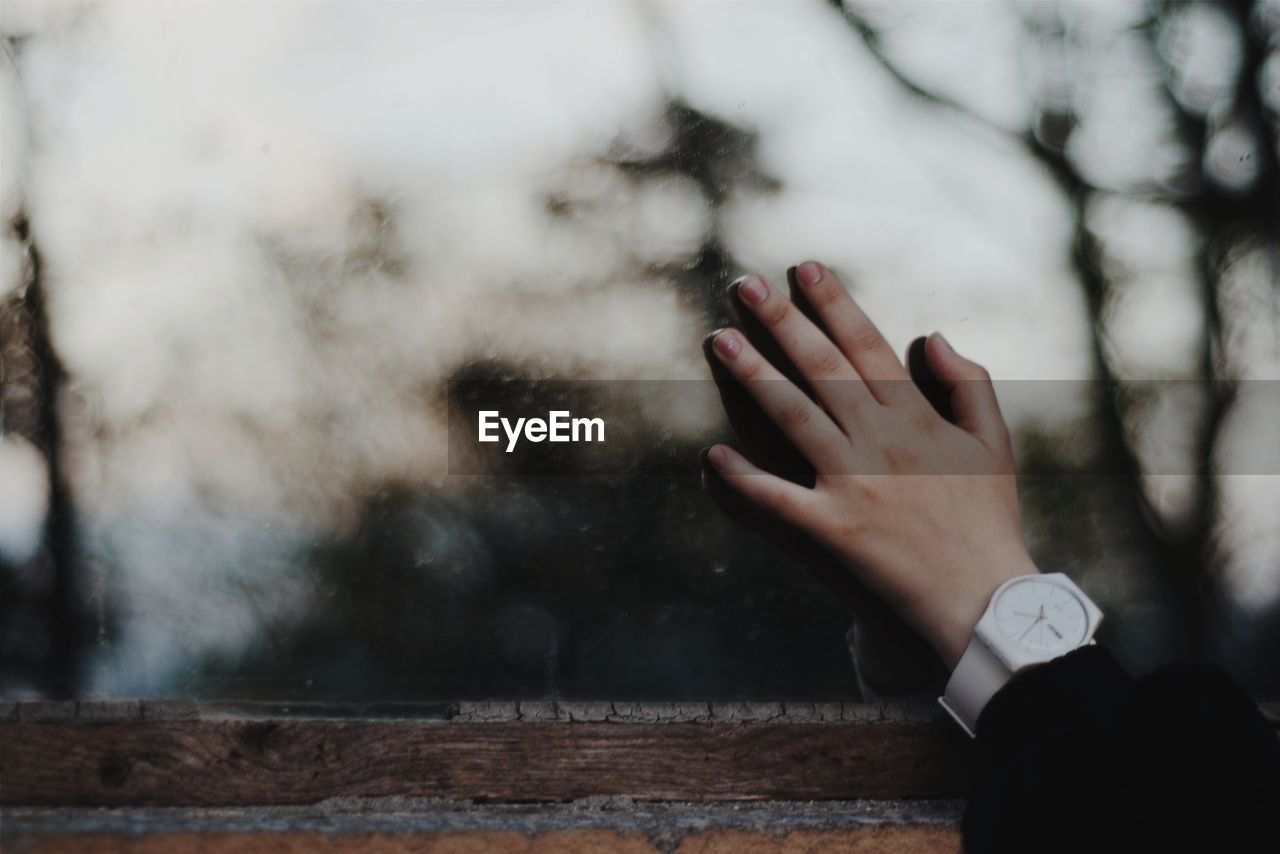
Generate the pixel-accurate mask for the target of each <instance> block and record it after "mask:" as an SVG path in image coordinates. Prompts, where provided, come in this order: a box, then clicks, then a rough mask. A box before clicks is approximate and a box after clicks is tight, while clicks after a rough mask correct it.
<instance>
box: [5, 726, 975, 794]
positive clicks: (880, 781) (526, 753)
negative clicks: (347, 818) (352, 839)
mask: <svg viewBox="0 0 1280 854" xmlns="http://www.w3.org/2000/svg"><path fill="white" fill-rule="evenodd" d="M964 748H965V739H964V738H963V736H961V735H960V734H959V733H958V732H956V731H955V730H954V729H953V728H952V727H949V726H947V725H946V724H945V722H942V721H921V720H884V719H878V720H877V721H876V722H869V723H836V724H831V723H791V722H787V723H773V722H750V723H731V724H719V723H625V724H619V723H596V722H582V723H564V722H548V723H539V722H529V721H528V720H521V721H512V722H458V721H414V720H349V721H343V720H314V719H303V720H295V719H254V720H236V719H223V720H209V719H191V720H137V721H106V720H84V719H81V720H70V721H68V720H57V719H45V720H35V721H32V720H23V719H21V717H20V719H19V720H18V721H16V722H10V723H4V724H0V804H5V805H68V806H95V805H102V806H118V805H172V806H179V805H188V806H237V805H270V804H309V803H316V802H318V801H322V800H325V799H328V798H335V797H386V796H397V795H398V796H408V797H438V796H446V797H452V798H463V799H474V800H480V801H494V802H511V801H531V802H548V801H567V800H574V799H578V798H585V797H591V796H598V795H620V796H627V797H631V798H635V799H640V800H681V801H683V800H692V801H735V800H757V799H777V800H810V799H816V800H827V799H856V798H904V797H934V798H936V797H954V796H957V795H959V794H960V793H961V777H962V765H963V751H964Z"/></svg>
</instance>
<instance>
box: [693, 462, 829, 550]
mask: <svg viewBox="0 0 1280 854" xmlns="http://www.w3.org/2000/svg"><path fill="white" fill-rule="evenodd" d="M706 460H707V462H708V463H709V464H710V465H711V468H712V469H713V471H714V475H715V476H716V477H718V478H719V479H720V480H721V481H722V482H723V483H724V484H725V485H727V486H728V487H729V488H730V489H732V490H733V491H734V492H735V493H737V494H738V495H740V496H742V498H744V499H746V501H748V502H749V503H750V504H751V505H753V506H755V507H758V508H760V509H762V510H764V511H766V512H767V513H769V514H771V515H772V516H774V517H776V518H778V519H781V520H783V521H784V522H787V523H789V524H791V525H794V526H796V527H797V528H800V529H802V530H807V529H808V528H809V526H810V525H811V524H812V521H813V519H814V518H816V514H815V513H814V512H813V511H814V509H815V508H814V505H815V504H816V502H817V493H816V492H814V491H813V490H812V489H805V488H804V487H803V486H797V485H796V484H794V483H791V482H790V481H787V480H783V479H782V478H780V477H775V476H774V475H771V474H769V473H768V472H765V471H762V470H761V469H759V468H757V467H756V466H755V465H754V464H753V463H752V462H751V461H750V460H748V459H747V458H746V457H744V456H742V454H739V453H738V452H737V451H735V450H733V449H732V448H730V447H729V446H728V445H714V446H712V447H711V448H709V449H708V450H707V456H706Z"/></svg>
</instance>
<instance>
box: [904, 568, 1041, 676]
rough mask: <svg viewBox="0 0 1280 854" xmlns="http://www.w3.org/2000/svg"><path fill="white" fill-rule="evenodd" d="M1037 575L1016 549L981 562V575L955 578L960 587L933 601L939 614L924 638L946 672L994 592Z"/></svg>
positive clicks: (959, 652)
mask: <svg viewBox="0 0 1280 854" xmlns="http://www.w3.org/2000/svg"><path fill="white" fill-rule="evenodd" d="M1039 572H1040V569H1039V568H1038V567H1037V566H1036V565H1035V562H1034V561H1033V560H1032V559H1031V555H1030V554H1028V553H1027V552H1026V550H1025V549H1018V550H1014V551H1011V552H1010V553H1009V554H1007V555H1005V556H1002V557H1000V558H998V559H996V560H992V561H987V562H984V566H983V571H982V572H973V567H970V568H969V572H968V573H966V574H965V575H963V576H958V579H959V580H960V584H961V585H962V586H961V587H959V588H958V589H956V590H955V591H953V592H952V593H951V594H950V595H947V596H938V597H936V599H935V601H936V602H937V603H938V609H939V610H938V613H937V614H935V615H934V616H933V617H932V619H931V621H930V622H929V623H928V624H929V625H931V626H932V631H930V632H926V637H928V638H929V641H930V643H931V644H932V646H933V648H934V650H936V651H937V653H938V656H939V657H940V658H941V659H942V661H943V663H944V664H945V665H946V666H947V669H948V670H954V669H955V666H956V664H957V663H958V662H959V661H960V657H961V656H962V655H964V651H965V648H966V647H967V646H968V645H969V641H970V640H971V639H972V638H973V631H974V628H975V627H976V626H977V624H978V620H979V619H981V617H982V615H983V613H984V612H986V610H987V606H988V605H989V604H990V603H991V597H992V596H993V595H994V594H995V591H996V588H998V587H999V586H1000V585H1001V584H1003V583H1004V582H1006V581H1008V580H1009V579H1010V578H1016V577H1018V576H1020V575H1037V574H1039Z"/></svg>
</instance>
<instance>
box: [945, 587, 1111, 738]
mask: <svg viewBox="0 0 1280 854" xmlns="http://www.w3.org/2000/svg"><path fill="white" fill-rule="evenodd" d="M1101 622H1102V611H1100V610H1099V609H1098V606H1097V605H1095V604H1093V601H1092V600H1090V599H1089V597H1088V596H1086V595H1084V591H1083V590H1081V589H1080V588H1079V587H1077V586H1076V585H1075V583H1074V582H1073V581H1072V580H1071V579H1070V578H1067V577H1066V576H1065V575H1063V574H1062V573H1060V572H1053V573H1047V574H1043V575H1020V576H1018V577H1017V578H1010V579H1009V580H1008V581H1006V582H1005V583H1004V584H1001V585H1000V586H999V587H997V588H996V592H995V593H993V594H992V595H991V602H990V604H988V605H987V610H986V611H984V612H983V614H982V617H981V618H980V619H979V620H978V624H977V625H976V626H975V627H974V629H973V637H972V638H971V639H970V640H969V645H968V647H966V648H965V651H964V655H962V656H961V657H960V663H959V664H957V665H956V669H955V670H954V671H952V673H951V678H950V679H949V680H947V688H946V692H945V693H944V694H943V695H942V696H941V697H939V698H938V702H939V703H940V704H942V708H944V709H946V710H947V711H948V712H949V713H950V714H951V717H953V718H955V719H956V722H957V723H959V724H960V726H962V727H964V731H965V732H967V733H969V735H970V736H972V735H973V734H974V728H975V727H976V726H977V724H978V715H980V714H982V710H983V709H984V708H985V707H986V705H987V701H988V700H990V699H991V698H992V697H993V696H994V695H995V693H996V692H997V691H999V690H1000V689H1001V688H1002V687H1003V686H1004V684H1005V683H1006V682H1008V681H1009V680H1010V679H1011V678H1012V677H1013V674H1015V673H1017V672H1018V671H1020V670H1023V669H1025V668H1027V667H1032V666H1034V665H1036V664H1043V663H1044V662H1046V661H1050V660H1052V659H1055V658H1057V657H1058V656H1060V655H1065V654H1066V653H1068V652H1070V651H1071V650H1073V649H1078V648H1079V647H1082V646H1085V645H1086V644H1089V643H1092V642H1093V633H1094V632H1095V631H1097V629H1098V624H1099V623H1101Z"/></svg>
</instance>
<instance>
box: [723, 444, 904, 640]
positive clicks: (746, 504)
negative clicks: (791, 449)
mask: <svg viewBox="0 0 1280 854" xmlns="http://www.w3.org/2000/svg"><path fill="white" fill-rule="evenodd" d="M708 450H709V449H706V448H704V449H703V450H702V453H701V454H700V455H699V462H700V464H701V467H702V488H703V489H704V490H705V491H706V493H707V495H708V496H710V498H711V500H712V502H714V503H715V505H716V507H718V508H719V509H720V510H721V512H723V513H724V514H725V515H726V516H728V517H729V518H730V519H731V520H732V521H733V522H734V523H736V524H737V525H739V526H740V527H741V528H742V529H743V530H746V531H750V532H751V533H753V534H757V535H759V536H761V537H763V538H764V539H766V540H768V541H769V542H770V543H772V544H773V545H774V546H776V547H777V548H778V549H780V550H781V551H782V552H783V553H784V554H785V555H787V557H789V558H791V559H792V560H794V561H796V562H797V563H799V564H801V565H802V566H804V567H805V569H806V570H808V571H809V573H810V574H811V575H812V576H813V577H814V578H816V579H817V580H818V582H819V583H820V584H822V585H824V586H825V587H826V588H827V589H828V590H830V591H831V593H832V594H833V595H835V597H836V598H837V599H839V600H840V601H841V602H843V603H844V604H845V605H846V606H847V607H848V608H849V609H850V610H852V611H856V612H857V613H858V614H859V615H860V614H862V613H864V612H866V611H868V610H872V609H875V608H877V607H878V608H884V607H886V606H885V605H884V604H883V603H882V602H881V601H880V600H879V599H878V597H876V595H875V594H873V593H872V592H871V591H869V590H868V589H867V587H866V585H865V584H863V583H862V582H861V581H859V580H858V578H857V576H855V575H854V574H853V573H851V572H849V571H848V570H847V569H845V567H844V565H843V564H841V563H840V562H839V561H837V560H836V559H834V558H833V557H832V556H831V553H830V552H828V551H827V550H826V549H825V548H823V547H822V546H821V545H820V544H819V543H818V541H817V540H816V539H815V538H814V537H813V536H812V535H810V534H808V533H806V532H805V531H804V530H803V529H802V528H801V527H799V526H798V525H794V524H792V523H790V522H787V521H784V520H783V519H781V518H779V517H778V516H777V515H776V514H774V513H773V512H772V511H770V510H768V509H766V508H765V507H763V506H761V505H759V504H756V503H755V502H754V501H752V500H751V499H749V498H748V497H747V496H746V495H743V494H742V493H741V492H739V491H738V490H737V489H735V488H734V487H732V486H730V485H729V484H728V483H727V482H726V481H725V479H724V478H723V477H721V476H720V473H719V472H717V471H716V470H715V467H714V466H712V465H711V462H710V461H709V460H708V459H707V452H708ZM748 459H749V458H748Z"/></svg>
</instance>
